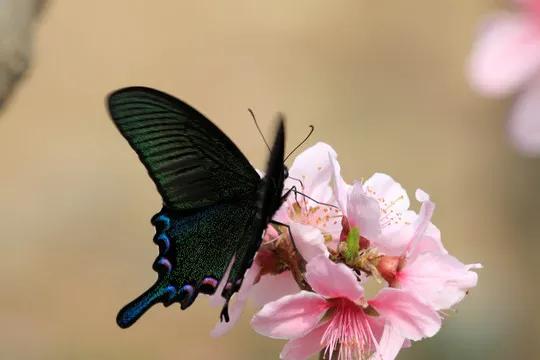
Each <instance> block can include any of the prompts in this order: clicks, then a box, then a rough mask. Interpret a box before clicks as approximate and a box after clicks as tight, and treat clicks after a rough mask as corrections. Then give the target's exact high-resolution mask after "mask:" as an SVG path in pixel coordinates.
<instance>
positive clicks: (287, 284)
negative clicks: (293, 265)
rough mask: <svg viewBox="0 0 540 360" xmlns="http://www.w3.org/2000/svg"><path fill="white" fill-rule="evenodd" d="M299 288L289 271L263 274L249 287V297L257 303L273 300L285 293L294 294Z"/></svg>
mask: <svg viewBox="0 0 540 360" xmlns="http://www.w3.org/2000/svg"><path fill="white" fill-rule="evenodd" d="M298 291H300V289H299V288H298V284H297V283H296V281H294V278H293V277H292V274H291V272H290V271H284V272H282V273H281V274H278V275H270V274H269V275H264V276H262V277H261V279H260V280H259V282H258V283H257V284H255V285H254V286H253V288H252V289H251V295H250V297H251V299H253V301H254V302H255V303H256V304H257V305H259V306H263V305H264V304H266V303H269V302H271V301H275V300H277V299H279V298H281V297H283V296H285V295H292V294H296V293H297V292H298Z"/></svg>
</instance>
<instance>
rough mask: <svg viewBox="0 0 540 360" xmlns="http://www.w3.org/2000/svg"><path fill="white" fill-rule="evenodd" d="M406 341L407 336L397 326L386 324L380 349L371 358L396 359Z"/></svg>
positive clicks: (380, 341)
mask: <svg viewBox="0 0 540 360" xmlns="http://www.w3.org/2000/svg"><path fill="white" fill-rule="evenodd" d="M404 341H405V338H403V336H401V335H400V333H399V331H398V330H397V329H396V328H395V327H393V326H391V325H386V326H385V327H384V331H383V334H382V336H381V339H380V340H379V350H378V351H377V352H376V353H375V354H373V355H372V356H371V357H370V360H394V359H395V358H396V357H397V355H398V354H399V352H400V350H401V349H402V348H403V343H404Z"/></svg>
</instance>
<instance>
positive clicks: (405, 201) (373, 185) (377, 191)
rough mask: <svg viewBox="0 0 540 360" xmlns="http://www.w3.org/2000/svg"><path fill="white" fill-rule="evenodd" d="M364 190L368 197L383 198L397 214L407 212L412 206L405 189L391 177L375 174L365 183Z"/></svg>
mask: <svg viewBox="0 0 540 360" xmlns="http://www.w3.org/2000/svg"><path fill="white" fill-rule="evenodd" d="M364 188H365V189H366V192H367V194H368V195H371V196H373V197H374V198H383V199H385V201H386V203H387V204H388V205H390V204H392V209H393V210H394V211H396V212H404V211H407V210H408V209H409V206H410V205H411V204H410V201H409V196H408V195H407V192H406V191H405V189H403V187H402V186H401V184H400V183H398V182H397V181H395V180H394V179H393V178H392V177H391V176H389V175H386V174H383V173H375V174H373V176H371V177H370V178H369V179H367V180H366V182H365V183H364ZM383 210H384V209H383Z"/></svg>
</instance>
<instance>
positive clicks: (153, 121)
mask: <svg viewBox="0 0 540 360" xmlns="http://www.w3.org/2000/svg"><path fill="white" fill-rule="evenodd" d="M107 105H108V109H109V113H110V115H111V118H112V119H113V122H114V124H115V125H116V127H117V128H118V130H119V131H120V133H121V134H122V135H123V136H124V138H126V140H127V141H128V143H129V144H130V145H131V147H132V148H133V149H134V150H135V152H136V153H137V154H138V156H139V159H140V160H141V162H142V163H143V164H144V166H145V167H146V169H147V171H148V173H149V175H150V177H151V178H152V180H153V181H154V183H155V185H156V187H157V189H158V191H159V193H160V194H161V197H162V199H163V208H162V209H161V211H160V212H159V213H157V214H156V215H154V216H153V217H152V220H151V223H152V224H153V225H154V227H155V228H156V234H155V236H154V242H155V243H156V244H157V245H158V246H159V255H158V257H157V258H156V260H155V262H154V264H153V269H154V270H155V271H156V272H157V274H158V278H157V281H156V282H155V283H154V284H153V285H152V286H151V287H150V288H149V289H148V290H147V291H146V292H144V293H143V294H142V295H140V296H139V297H137V298H136V299H135V300H133V301H132V302H130V303H129V304H127V305H126V306H125V307H124V308H122V309H121V310H120V312H119V313H118V316H117V318H116V321H117V323H118V325H119V326H120V327H121V328H127V327H129V326H131V325H133V324H134V323H135V322H136V321H137V320H138V319H139V318H140V317H141V316H142V315H143V314H144V313H145V312H146V311H147V310H148V309H149V308H150V307H152V306H153V305H155V304H157V303H163V304H164V305H165V306H169V305H171V304H173V303H176V302H178V303H180V307H181V309H182V310H184V309H186V308H188V307H189V306H190V305H191V304H192V303H193V302H194V301H195V299H196V298H197V295H198V294H199V293H203V294H209V295H210V294H213V293H215V292H216V290H217V289H218V286H219V285H220V283H221V282H222V281H225V283H224V286H223V284H222V286H221V287H220V288H223V290H222V292H221V296H222V297H223V298H225V305H224V306H223V309H222V311H221V319H222V320H223V319H224V320H225V321H229V314H228V302H229V300H230V298H231V297H232V295H233V294H234V293H235V292H237V291H238V290H239V288H240V285H241V283H242V279H243V277H244V274H245V272H246V271H247V269H248V268H249V267H250V266H251V264H252V262H253V258H254V256H255V253H256V252H257V250H258V248H259V246H260V244H261V241H262V234H263V232H264V230H265V229H266V227H267V225H268V223H269V222H270V221H271V219H272V216H273V215H274V213H275V212H276V211H277V210H278V208H279V207H280V206H281V204H282V202H283V201H284V199H285V197H286V195H282V193H283V188H284V180H285V179H286V178H287V176H288V173H287V167H286V166H285V165H284V146H285V128H284V120H283V118H282V117H280V118H279V121H278V126H277V131H276V135H275V139H274V142H273V146H272V147H271V152H270V157H269V161H268V166H267V169H266V173H265V175H264V177H262V178H261V177H260V176H259V175H258V173H257V172H256V170H255V169H254V168H253V167H252V166H251V164H250V163H249V161H248V160H247V159H246V157H245V156H244V155H243V154H242V152H241V151H240V150H239V149H238V148H237V147H236V145H234V143H233V142H232V141H231V140H230V139H229V138H228V137H227V135H225V134H224V133H223V132H222V131H221V130H220V129H218V127H217V126H216V125H214V124H213V123H212V122H211V121H210V120H208V119H207V118H206V117H205V116H204V115H202V114H201V113H200V112H198V111H197V110H195V109H194V108H192V107H191V106H189V105H188V104H186V103H184V102H183V101H181V100H179V99H177V98H175V97H173V96H171V95H168V94H165V93H163V92H161V91H158V90H155V89H151V88H147V87H128V88H124V89H120V90H117V91H115V92H113V93H112V94H111V95H109V97H108V100H107Z"/></svg>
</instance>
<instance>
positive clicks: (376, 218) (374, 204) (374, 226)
mask: <svg viewBox="0 0 540 360" xmlns="http://www.w3.org/2000/svg"><path fill="white" fill-rule="evenodd" d="M347 209H348V210H347V214H348V217H349V222H350V224H351V226H357V227H358V228H359V230H360V235H362V236H363V237H365V238H366V239H368V240H371V241H374V240H377V239H378V238H379V237H380V235H381V222H380V217H381V208H380V207H379V202H378V201H377V200H375V199H374V198H372V197H370V196H368V195H366V193H365V191H364V189H363V186H362V184H361V183H355V184H354V185H353V187H352V190H351V192H350V194H349V198H348V205H347Z"/></svg>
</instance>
